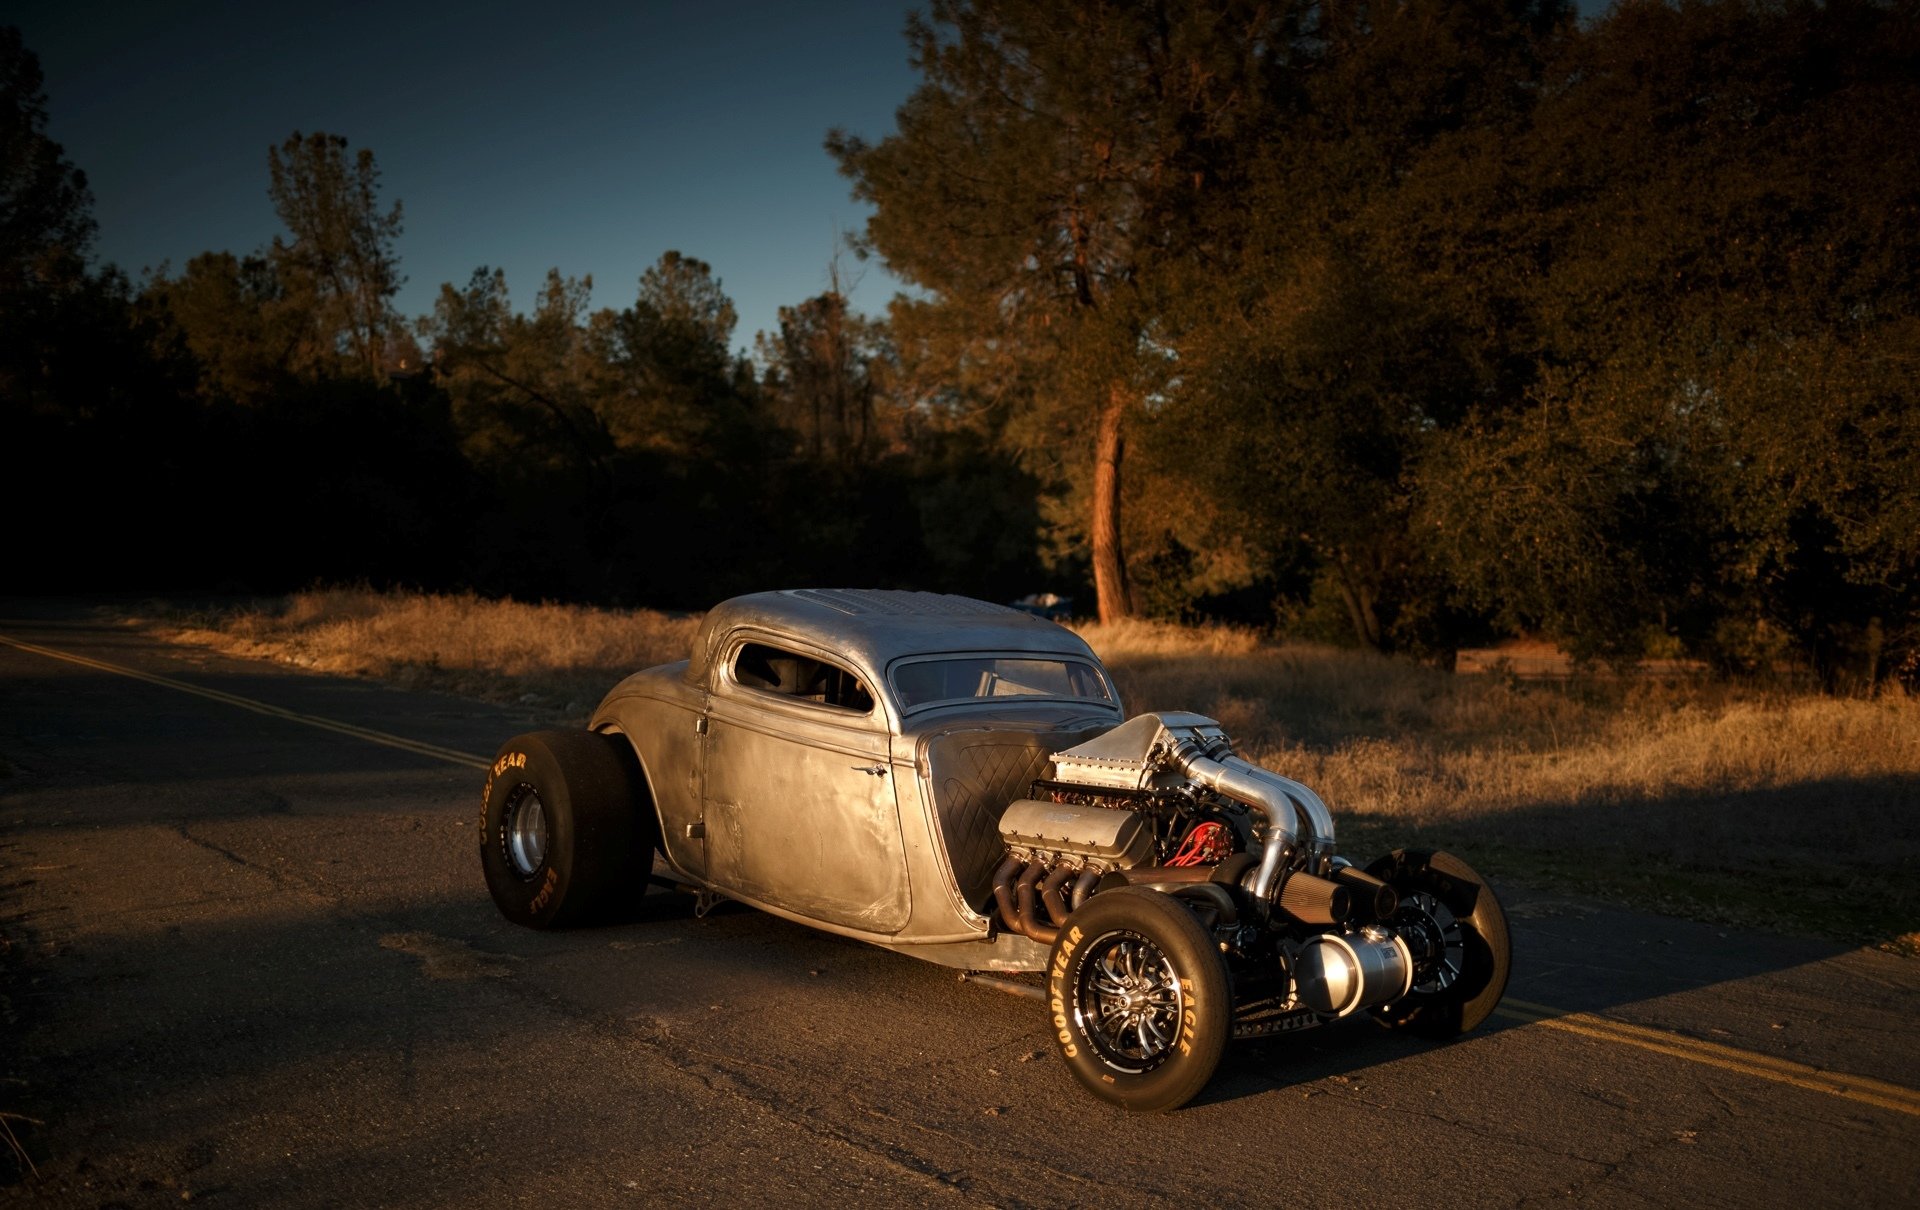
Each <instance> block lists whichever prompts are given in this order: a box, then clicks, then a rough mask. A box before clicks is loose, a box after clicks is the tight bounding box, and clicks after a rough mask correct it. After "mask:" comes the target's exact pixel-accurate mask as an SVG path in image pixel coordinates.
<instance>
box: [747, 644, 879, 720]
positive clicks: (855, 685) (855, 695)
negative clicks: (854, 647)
mask: <svg viewBox="0 0 1920 1210" xmlns="http://www.w3.org/2000/svg"><path fill="white" fill-rule="evenodd" d="M733 679H734V680H736V681H738V682H740V683H741V684H742V685H745V686H746V687H747V688H749V689H758V690H760V691H761V692H762V693H777V694H780V695H781V696H782V697H794V698H799V699H800V700H802V701H807V702H817V703H819V704H820V705H822V706H833V707H836V708H838V709H841V710H855V711H858V712H859V713H861V714H867V713H869V712H871V711H872V710H873V694H871V693H869V692H867V687H866V686H865V685H863V684H861V683H860V678H859V677H857V676H855V675H853V673H851V672H848V671H846V670H845V669H843V668H837V667H835V666H834V665H832V664H829V663H827V662H826V661H825V660H817V659H815V658H813V657H812V656H810V655H801V654H799V653H798V652H793V651H786V650H783V649H781V648H779V647H771V646H768V645H767V644H765V643H748V644H747V645H746V646H745V647H742V648H741V649H740V654H738V655H736V656H734V657H733Z"/></svg>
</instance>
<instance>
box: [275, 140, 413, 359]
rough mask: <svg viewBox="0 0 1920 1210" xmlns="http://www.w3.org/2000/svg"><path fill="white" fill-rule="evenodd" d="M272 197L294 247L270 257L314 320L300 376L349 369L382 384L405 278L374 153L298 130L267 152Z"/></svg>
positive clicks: (397, 211) (281, 242) (396, 222)
mask: <svg viewBox="0 0 1920 1210" xmlns="http://www.w3.org/2000/svg"><path fill="white" fill-rule="evenodd" d="M267 168H268V173H269V178H270V183H269V185H268V189H267V193H268V196H269V197H271V198H272V199H273V206H274V210H275V211H276V212H278V214H279V216H280V221H281V222H282V223H284V224H285V225H286V228H287V233H288V236H290V237H291V238H290V240H289V239H282V238H281V237H279V236H276V237H274V241H273V247H272V250H271V252H270V253H269V255H270V257H271V259H272V261H273V264H274V267H275V269H276V270H277V271H278V273H279V276H280V281H281V283H282V286H283V287H284V289H285V290H286V292H287V295H288V297H289V299H290V300H291V301H292V302H294V303H295V304H296V305H298V306H300V308H301V309H302V310H304V311H306V312H307V314H308V315H309V316H310V322H311V332H310V336H309V338H308V341H307V343H306V346H305V347H304V348H303V350H302V353H301V361H302V363H303V364H302V365H301V367H300V368H302V369H303V370H306V371H308V372H322V371H324V370H326V369H328V368H330V367H331V366H333V365H335V364H337V363H339V362H342V361H344V362H345V363H346V364H347V365H348V366H350V367H352V369H353V370H354V371H355V372H358V373H362V374H365V375H366V376H368V377H379V376H380V372H381V369H382V366H381V361H382V357H383V354H384V352H385V346H386V343H387V341H388V339H389V337H390V336H392V335H393V334H394V333H395V332H396V331H397V330H398V327H399V322H398V316H397V314H396V312H395V311H394V309H393V296H394V294H395V293H397V292H398V291H399V289H400V286H401V284H402V282H403V281H404V280H405V279H404V278H402V277H401V276H400V271H399V257H398V255H397V254H396V253H395V251H394V246H393V245H394V241H395V240H396V239H398V238H399V235H400V230H401V221H400V216H401V206H400V203H399V202H398V201H395V202H394V203H393V207H392V208H391V209H389V210H386V211H384V212H383V211H382V210H381V209H380V197H379V194H380V169H379V167H378V166H377V165H376V164H375V162H374V158H373V152H371V151H369V150H367V149H366V148H364V147H363V148H361V149H360V150H359V151H357V152H354V153H353V154H352V156H351V157H349V155H348V149H347V140H346V139H345V138H343V137H342V136H340V135H334V134H325V133H322V132H319V131H315V132H314V133H313V134H311V135H302V134H300V132H298V131H295V132H294V133H293V134H292V135H291V136H289V137H288V138H287V141H286V142H285V143H283V144H281V146H279V147H277V148H269V149H268V150H267Z"/></svg>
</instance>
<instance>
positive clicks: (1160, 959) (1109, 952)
mask: <svg viewBox="0 0 1920 1210" xmlns="http://www.w3.org/2000/svg"><path fill="white" fill-rule="evenodd" d="M1047 1001H1048V1009H1049V1011H1050V1013H1051V1019H1052V1024H1053V1033H1054V1042H1055V1044H1056V1045H1057V1047H1058V1049H1059V1051H1060V1055H1061V1057H1062V1058H1064V1059H1065V1060H1066V1063H1067V1069H1068V1070H1069V1071H1071V1072H1072V1073H1073V1075H1074V1078H1075V1079H1077V1080H1079V1081H1080V1083H1081V1084H1083V1085H1085V1086H1086V1088H1087V1090H1088V1091H1090V1092H1092V1093H1093V1095H1095V1096H1097V1097H1099V1098H1100V1099H1101V1100H1103V1101H1106V1102H1108V1103H1110V1104H1114V1105H1118V1106H1120V1107H1121V1108H1122V1109H1130V1110H1134V1111H1137V1112H1155V1111H1161V1110H1168V1109H1175V1108H1178V1107H1179V1106H1181V1105H1184V1104H1186V1103H1187V1102H1188V1101H1189V1100H1191V1099H1192V1098H1193V1097H1194V1096H1195V1095H1196V1094H1197V1093H1199V1091H1200V1090H1201V1089H1202V1088H1204V1087H1206V1084H1207V1081H1208V1080H1210V1079H1212V1078H1213V1073H1214V1069H1215V1068H1217V1067H1218V1066H1219V1065H1220V1056H1221V1054H1222V1053H1223V1052H1224V1051H1225V1050H1226V1046H1227V1037H1228V1034H1229V1033H1230V1031H1231V1029H1232V1026H1233V995H1232V987H1231V984H1230V982H1229V979H1228V975H1227V966H1226V962H1225V960H1224V959H1222V958H1221V956H1220V951H1219V950H1217V949H1216V948H1214V945H1213V942H1212V939H1211V938H1209V937H1208V936H1207V932H1206V930H1205V929H1203V928H1201V927H1200V922H1199V921H1198V920H1196V919H1195V918H1194V915H1193V913H1192V912H1191V911H1189V910H1188V909H1187V908H1186V907H1184V906H1183V905H1182V904H1181V903H1180V902H1179V901H1178V900H1176V899H1174V898H1173V897H1172V896H1170V895H1164V894H1162V893H1160V892H1158V891H1150V890H1147V889H1146V888H1144V887H1117V888H1115V889H1113V890H1111V891H1105V892H1102V893H1100V894H1098V895H1095V896H1094V897H1093V898H1092V899H1090V900H1088V901H1087V902H1086V903H1085V904H1084V905H1083V906H1082V907H1081V908H1080V909H1079V910H1078V911H1076V912H1074V913H1073V914H1072V915H1071V916H1070V917H1068V918H1067V922H1066V924H1065V925H1063V926H1062V927H1061V929H1060V935H1059V936H1058V937H1057V938H1055V940H1054V943H1053V954H1052V958H1051V960H1050V961H1049V962H1048V964H1047Z"/></svg>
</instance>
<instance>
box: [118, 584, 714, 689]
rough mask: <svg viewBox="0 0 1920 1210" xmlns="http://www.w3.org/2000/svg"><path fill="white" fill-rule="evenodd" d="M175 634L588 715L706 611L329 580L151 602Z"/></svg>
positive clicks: (255, 653)
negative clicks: (320, 585) (215, 601)
mask: <svg viewBox="0 0 1920 1210" xmlns="http://www.w3.org/2000/svg"><path fill="white" fill-rule="evenodd" d="M134 620H135V621H138V622H140V623H142V624H144V625H145V626H146V627H147V628H148V629H150V630H153V631H154V632H155V633H158V634H160V635H162V636H164V637H165V638H167V639H169V640H171V641H173V642H177V643H187V644H192V645H195V646H202V647H212V648H215V649H216V650H220V651H225V652H228V653H230V654H233V655H244V656H251V657H255V658H259V659H270V660H276V661H279V662H281V663H287V664H294V665H298V666H299V667H302V668H310V669H313V670H314V671H316V672H328V673H334V674H338V675H344V676H360V677H369V678H372V679H375V680H382V681H388V682H390V683H393V684H397V685H401V686H403V687H406V688H413V689H436V690H440V691H443V692H448V693H457V694H462V695H465V696H468V697H478V698H483V699H485V700H488V701H502V702H504V701H512V702H518V703H521V704H524V705H531V706H537V707H539V708H541V709H544V710H546V711H548V712H550V713H552V714H554V715H555V716H556V717H560V718H565V719H568V720H571V721H576V722H577V721H581V720H583V719H584V718H585V716H586V715H587V713H588V712H590V711H591V710H592V709H593V707H594V706H595V705H596V704H597V703H598V702H599V701H600V699H601V697H603V696H604V695H605V694H606V691H607V690H608V689H609V688H611V687H612V686H613V684H614V682H616V681H618V680H619V679H620V678H621V677H624V676H626V675H627V674H628V673H630V672H635V671H638V670H639V669H641V668H648V667H651V666H653V665H655V664H665V663H670V662H672V661H674V660H682V659H685V658H686V656H687V650H688V648H689V647H691V646H692V644H693V635H694V631H695V630H696V629H697V628H698V627H699V625H700V619H699V618H698V617H697V616H695V617H674V616H670V615H668V614H664V613H656V612H653V611H650V610H616V609H592V608H588V607H585V606H578V605H550V604H542V605H526V604H521V603H519V602H515V601H489V600H483V599H482V598H480V597H477V596H473V595H471V594H468V595H462V596H433V595H428V594H424V593H377V592H373V591H370V590H368V589H326V590H315V591H311V592H303V593H297V594H295V595H293V596H291V597H285V598H281V599H277V600H273V601H268V602H263V603H260V604H257V605H251V606H245V607H240V608H233V609H226V610H219V611H211V612H209V611H196V612H186V613H183V612H180V611H176V610H172V609H169V608H167V607H165V606H164V605H154V606H151V607H149V608H148V609H147V610H146V611H144V612H143V614H142V615H141V616H140V617H139V618H136V619H134Z"/></svg>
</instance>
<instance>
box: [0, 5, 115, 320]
mask: <svg viewBox="0 0 1920 1210" xmlns="http://www.w3.org/2000/svg"><path fill="white" fill-rule="evenodd" d="M42 88H43V82H42V77H41V74H40V60H39V59H38V58H37V57H36V56H35V55H34V54H33V52H32V51H30V50H28V49H27V48H26V46H25V45H24V44H23V43H22V41H21V38H20V31H19V30H18V29H15V28H14V27H12V26H0V305H5V306H8V307H9V308H10V307H12V306H13V305H16V303H17V300H18V299H19V298H20V297H21V296H22V295H24V294H25V293H26V292H28V291H30V290H35V289H46V288H51V287H55V286H57V285H60V284H62V283H71V282H73V281H75V280H76V279H77V278H78V277H79V276H80V274H81V273H82V271H83V270H84V267H85V257H86V253H87V249H88V247H89V246H90V245H91V244H92V242H93V233H94V223H93V217H92V215H91V214H90V213H89V212H90V211H91V210H92V207H93V196H92V194H91V193H89V192H88V190H87V176H86V174H85V173H84V172H81V171H80V170H79V169H78V168H75V167H74V166H73V165H72V164H70V163H68V162H67V158H66V153H65V151H64V150H62V148H61V146H60V144H58V143H56V142H54V141H53V140H52V139H49V138H48V137H47V132H46V128H47V97H46V94H45V92H43V91H42Z"/></svg>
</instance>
